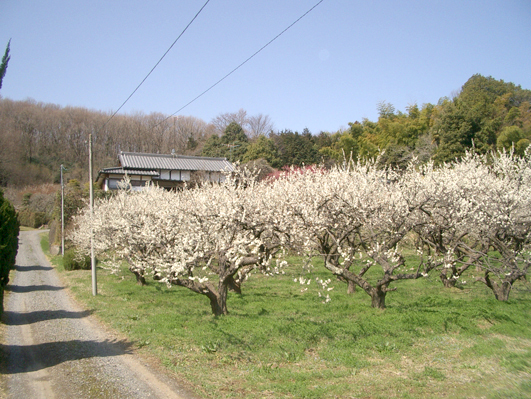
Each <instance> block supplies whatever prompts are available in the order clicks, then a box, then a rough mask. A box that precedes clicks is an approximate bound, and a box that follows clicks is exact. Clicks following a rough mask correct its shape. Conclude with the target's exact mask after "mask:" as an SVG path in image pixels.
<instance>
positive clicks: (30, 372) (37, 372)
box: [2, 231, 193, 399]
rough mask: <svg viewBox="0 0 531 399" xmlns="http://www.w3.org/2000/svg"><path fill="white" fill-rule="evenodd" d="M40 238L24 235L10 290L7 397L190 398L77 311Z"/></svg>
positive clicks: (6, 319)
mask: <svg viewBox="0 0 531 399" xmlns="http://www.w3.org/2000/svg"><path fill="white" fill-rule="evenodd" d="M40 233H41V232H40V231H25V232H21V233H20V237H19V250H18V256H17V263H16V272H14V273H12V275H11V279H12V281H11V283H10V285H9V286H8V288H7V290H6V294H7V293H8V292H9V294H8V295H7V298H6V301H5V310H6V311H5V313H4V317H3V321H4V323H5V324H6V326H7V327H6V329H5V334H4V342H2V345H3V350H4V351H5V352H7V362H8V363H7V373H6V374H7V376H6V377H7V378H6V379H7V397H8V398H28V399H29V398H47V399H50V398H59V399H61V398H65V399H66V398H68V399H70V398H113V399H114V398H127V399H129V398H181V399H192V398H193V396H192V395H191V394H189V393H187V392H186V391H185V390H184V389H182V388H180V387H179V386H177V385H176V383H175V381H173V380H172V379H170V378H168V377H167V376H166V375H164V374H163V373H162V372H160V371H159V370H158V369H157V368H156V367H152V366H150V365H149V363H148V362H146V361H145V360H143V359H140V358H138V357H137V356H135V355H134V354H133V353H132V350H131V348H130V344H128V343H127V342H125V341H119V340H116V339H115V338H112V337H110V336H109V334H108V333H106V332H104V331H103V329H101V328H100V327H99V326H98V324H97V322H96V321H95V320H94V319H93V317H92V316H90V313H89V312H88V311H85V310H83V309H80V308H78V307H77V306H76V304H75V303H74V302H73V301H72V300H71V299H70V297H69V296H68V294H67V293H66V291H65V289H64V288H63V287H62V286H61V283H60V281H59V278H58V276H57V272H56V271H55V269H53V268H52V267H51V266H50V264H49V263H48V261H47V259H46V258H45V256H44V254H43V253H42V250H41V247H40V242H39V241H40V238H39V234H40Z"/></svg>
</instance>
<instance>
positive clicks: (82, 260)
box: [63, 248, 91, 271]
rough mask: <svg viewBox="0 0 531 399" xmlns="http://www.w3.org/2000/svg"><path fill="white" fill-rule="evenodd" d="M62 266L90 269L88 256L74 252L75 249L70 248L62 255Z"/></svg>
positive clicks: (67, 268) (74, 268)
mask: <svg viewBox="0 0 531 399" xmlns="http://www.w3.org/2000/svg"><path fill="white" fill-rule="evenodd" d="M63 267H64V268H65V270H68V271H70V270H90V268H91V264H90V256H87V255H81V254H79V253H78V252H76V250H75V249H73V248H70V249H69V250H67V251H65V256H64V257H63Z"/></svg>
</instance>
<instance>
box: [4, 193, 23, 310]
mask: <svg viewBox="0 0 531 399" xmlns="http://www.w3.org/2000/svg"><path fill="white" fill-rule="evenodd" d="M18 233H19V223H18V219H17V214H16V212H15V208H14V207H13V205H11V203H10V202H9V201H8V200H6V199H5V198H4V194H3V192H2V190H0V314H1V313H2V311H3V309H4V303H3V302H4V288H5V286H6V285H7V283H8V282H9V271H10V270H11V269H12V268H13V267H14V266H15V258H16V256H17V251H18Z"/></svg>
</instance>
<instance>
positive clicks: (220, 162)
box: [118, 152, 234, 173]
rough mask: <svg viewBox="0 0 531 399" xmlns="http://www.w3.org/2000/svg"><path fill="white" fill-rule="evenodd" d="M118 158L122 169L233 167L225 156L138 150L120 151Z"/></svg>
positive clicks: (209, 169)
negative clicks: (215, 156)
mask: <svg viewBox="0 0 531 399" xmlns="http://www.w3.org/2000/svg"><path fill="white" fill-rule="evenodd" d="M118 158H119V160H120V165H122V168H123V169H124V171H127V170H130V169H135V170H138V169H141V170H154V169H157V170H161V169H162V170H192V171H193V170H204V171H207V172H219V171H232V170H233V169H234V168H233V166H232V164H231V163H230V162H229V161H227V159H226V158H208V157H192V156H185V155H174V154H168V155H166V154H143V153H138V152H121V153H120V154H119V155H118ZM135 173H136V171H135Z"/></svg>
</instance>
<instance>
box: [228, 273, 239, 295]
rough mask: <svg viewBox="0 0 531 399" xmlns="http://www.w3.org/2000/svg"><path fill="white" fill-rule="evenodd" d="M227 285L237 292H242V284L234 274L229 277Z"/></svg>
mask: <svg viewBox="0 0 531 399" xmlns="http://www.w3.org/2000/svg"><path fill="white" fill-rule="evenodd" d="M227 285H228V287H229V290H231V291H234V292H235V293H237V294H241V293H242V284H241V283H239V282H237V281H236V280H234V276H229V277H227Z"/></svg>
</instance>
